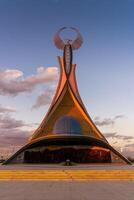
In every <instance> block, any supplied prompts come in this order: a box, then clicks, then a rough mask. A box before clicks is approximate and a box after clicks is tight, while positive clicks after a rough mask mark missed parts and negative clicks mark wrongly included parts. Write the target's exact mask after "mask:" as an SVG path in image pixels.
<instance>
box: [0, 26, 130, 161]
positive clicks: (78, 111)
mask: <svg viewBox="0 0 134 200" xmlns="http://www.w3.org/2000/svg"><path fill="white" fill-rule="evenodd" d="M64 29H65V28H62V29H60V30H59V31H58V32H57V34H56V35H55V38H54V41H55V45H56V46H57V47H58V48H59V49H62V50H63V58H62V57H58V61H59V65H60V72H61V73H60V80H59V84H58V87H57V91H56V94H55V96H54V99H53V101H52V103H51V106H50V108H49V110H48V113H47V114H46V116H45V118H44V119H43V121H42V123H41V124H40V126H39V128H38V129H37V130H36V131H35V133H34V134H33V136H32V137H31V138H30V139H29V141H28V143H27V144H26V145H25V146H24V147H22V148H21V149H20V150H19V151H17V152H16V153H15V154H14V155H12V156H11V157H10V158H9V159H8V160H6V161H5V163H4V164H8V163H62V162H65V161H66V160H70V161H72V162H75V163H126V164H130V162H129V161H128V160H127V159H126V158H125V157H124V156H122V155H121V154H120V153H119V152H117V151H116V150H115V149H114V148H113V147H112V146H111V145H110V144H109V143H108V141H107V140H106V138H105V137H104V136H103V134H102V133H101V132H100V131H99V130H98V128H97V127H96V126H95V124H94V123H93V121H92V120H91V118H90V116H89V115H88V113H87V111H86V108H85V106H84V104H83V102H82V100H81V97H80V94H79V92H78V88H77V82H76V78H75V67H76V65H75V64H72V58H73V56H72V55H73V53H72V52H73V50H75V49H78V48H79V47H80V46H81V44H82V36H81V35H80V33H79V32H78V30H76V29H74V28H71V29H72V30H73V31H76V33H77V38H76V40H74V41H71V40H67V41H66V42H64V41H63V40H62V39H61V38H60V32H61V31H62V30H64Z"/></svg>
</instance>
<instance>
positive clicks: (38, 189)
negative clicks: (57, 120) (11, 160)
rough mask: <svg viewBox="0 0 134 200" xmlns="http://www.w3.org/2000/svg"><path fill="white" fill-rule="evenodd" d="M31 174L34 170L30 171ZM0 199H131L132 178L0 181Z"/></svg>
mask: <svg viewBox="0 0 134 200" xmlns="http://www.w3.org/2000/svg"><path fill="white" fill-rule="evenodd" d="M45 169H46V171H47V170H48V171H54V170H55V171H66V170H68V171H71V170H73V171H74V172H75V171H76V172H77V171H80V170H82V171H83V173H85V172H86V171H90V172H91V171H93V170H97V171H98V173H100V172H101V171H102V170H106V171H108V170H114V171H116V172H117V171H118V170H121V171H124V172H125V171H129V172H130V173H131V172H132V171H134V165H76V166H70V167H66V166H63V165H55V166H54V165H7V166H0V173H8V171H14V170H20V171H23V170H24V171H29V172H30V171H32V170H33V171H36V172H37V171H38V170H40V171H45ZM33 175H34V174H33ZM0 200H134V181H119V180H118V181H115V180H112V181H110V180H107V181H106V180H105V181H100V180H99V181H96V180H93V181H91V180H88V181H84V180H81V181H76V180H74V179H72V180H66V181H64V180H62V181H50V180H47V181H39V180H38V181H26V180H25V181H22V180H21V181H17V180H16V181H0Z"/></svg>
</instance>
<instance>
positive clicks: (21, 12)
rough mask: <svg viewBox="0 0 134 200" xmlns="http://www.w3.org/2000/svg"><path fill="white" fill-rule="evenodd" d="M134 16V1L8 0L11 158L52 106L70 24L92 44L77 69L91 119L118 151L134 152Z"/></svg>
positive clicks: (2, 146)
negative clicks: (58, 43)
mask: <svg viewBox="0 0 134 200" xmlns="http://www.w3.org/2000/svg"><path fill="white" fill-rule="evenodd" d="M133 10H134V1H133V0H84V1H81V0H45V1H44V0H12V1H10V0H0V151H1V152H2V153H3V154H8V153H9V152H13V151H14V150H16V148H18V147H20V146H21V145H22V144H24V143H25V142H26V139H27V137H28V136H30V134H31V133H32V131H33V130H34V129H36V128H37V127H38V125H39V123H40V122H41V120H42V119H43V117H44V115H45V113H46V112H47V110H48V108H49V104H50V102H51V99H52V96H53V95H54V91H55V87H56V86H57V81H58V77H59V66H58V62H57V56H58V55H62V51H60V50H58V49H56V47H55V46H54V44H53V36H54V34H55V33H56V31H57V30H58V29H59V28H61V27H63V26H67V27H71V26H72V27H76V28H78V29H79V30H80V32H81V34H82V36H83V39H84V43H83V45H82V47H81V48H80V49H79V50H78V51H75V52H74V63H76V64H77V72H76V75H77V81H78V87H79V91H80V94H81V97H82V99H83V102H84V103H85V106H86V108H87V111H88V112H89V115H90V116H91V118H92V119H93V120H94V122H95V123H96V125H97V126H98V128H99V129H100V130H101V131H102V133H103V134H105V136H106V137H107V139H108V140H109V142H110V143H111V144H113V145H114V147H115V148H117V149H119V150H120V151H122V152H123V153H124V154H126V155H133V154H134V112H133V111H134V92H133V91H134V12H133ZM62 36H63V37H65V38H68V36H70V37H72V38H74V37H75V35H73V33H67V32H66V33H63V35H62Z"/></svg>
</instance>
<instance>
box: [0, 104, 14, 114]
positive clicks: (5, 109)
mask: <svg viewBox="0 0 134 200" xmlns="http://www.w3.org/2000/svg"><path fill="white" fill-rule="evenodd" d="M11 112H16V109H15V108H11V107H4V106H2V105H0V113H11Z"/></svg>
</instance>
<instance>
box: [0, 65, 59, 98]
mask: <svg viewBox="0 0 134 200" xmlns="http://www.w3.org/2000/svg"><path fill="white" fill-rule="evenodd" d="M57 77H58V68H56V67H48V68H44V67H39V68H37V73H36V74H35V75H31V76H28V77H26V78H24V75H23V72H22V71H19V70H16V69H11V70H5V71H2V70H1V71H0V95H11V96H15V95H18V94H20V93H23V92H31V91H32V90H33V89H34V88H35V87H36V86H37V85H40V84H42V83H52V82H55V81H57Z"/></svg>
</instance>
